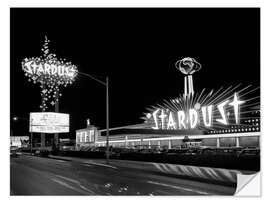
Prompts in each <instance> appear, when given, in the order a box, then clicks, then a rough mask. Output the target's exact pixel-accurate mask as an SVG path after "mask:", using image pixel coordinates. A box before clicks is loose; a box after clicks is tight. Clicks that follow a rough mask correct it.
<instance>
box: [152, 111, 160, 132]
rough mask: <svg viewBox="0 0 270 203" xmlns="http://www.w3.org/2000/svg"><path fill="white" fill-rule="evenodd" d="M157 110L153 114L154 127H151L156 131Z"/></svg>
mask: <svg viewBox="0 0 270 203" xmlns="http://www.w3.org/2000/svg"><path fill="white" fill-rule="evenodd" d="M158 111H159V109H157V110H156V111H155V112H154V113H153V118H154V121H155V124H156V126H155V127H152V128H153V129H155V130H157V129H158V121H157V113H158Z"/></svg>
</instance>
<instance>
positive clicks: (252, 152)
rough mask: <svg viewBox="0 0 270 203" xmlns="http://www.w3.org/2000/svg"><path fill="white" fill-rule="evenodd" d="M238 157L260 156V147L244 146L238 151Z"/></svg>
mask: <svg viewBox="0 0 270 203" xmlns="http://www.w3.org/2000/svg"><path fill="white" fill-rule="evenodd" d="M237 156H238V157H258V156H260V149H258V148H246V149H243V150H242V151H240V152H239V153H238V155H237Z"/></svg>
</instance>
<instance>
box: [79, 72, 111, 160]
mask: <svg viewBox="0 0 270 203" xmlns="http://www.w3.org/2000/svg"><path fill="white" fill-rule="evenodd" d="M78 74H81V75H84V76H87V77H89V78H91V79H93V80H95V81H97V82H98V83H100V84H102V85H103V86H105V87H106V162H107V163H108V162H109V122H110V120H109V77H108V76H106V81H105V82H104V81H102V80H100V79H97V78H96V77H94V76H92V75H90V74H87V73H82V72H78Z"/></svg>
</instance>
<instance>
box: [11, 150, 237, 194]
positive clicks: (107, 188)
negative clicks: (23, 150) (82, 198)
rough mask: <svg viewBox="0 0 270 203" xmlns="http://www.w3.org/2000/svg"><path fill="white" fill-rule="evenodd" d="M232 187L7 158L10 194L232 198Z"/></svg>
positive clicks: (45, 160) (46, 160)
mask: <svg viewBox="0 0 270 203" xmlns="http://www.w3.org/2000/svg"><path fill="white" fill-rule="evenodd" d="M234 191H235V188H233V187H228V186H221V185H215V184H209V183H202V182H198V181H193V180H186V179H180V178H177V177H168V176H166V175H160V174H155V173H152V172H147V171H141V170H138V169H130V168H125V167H113V166H110V165H106V164H104V165H100V164H98V163H97V164H95V163H93V164H85V163H79V162H73V161H64V160H57V159H50V158H41V157H34V156H26V155H21V156H19V157H18V158H11V159H10V194H11V195H232V194H233V193H234Z"/></svg>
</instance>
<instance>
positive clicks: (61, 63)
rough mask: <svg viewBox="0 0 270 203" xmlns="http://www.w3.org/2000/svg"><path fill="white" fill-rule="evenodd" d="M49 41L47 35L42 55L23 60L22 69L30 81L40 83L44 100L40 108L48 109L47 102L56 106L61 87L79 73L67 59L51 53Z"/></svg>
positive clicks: (72, 80)
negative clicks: (58, 57)
mask: <svg viewBox="0 0 270 203" xmlns="http://www.w3.org/2000/svg"><path fill="white" fill-rule="evenodd" d="M49 42H50V40H48V39H47V37H46V36H45V42H44V44H43V47H42V49H41V51H42V52H43V54H42V56H40V57H32V58H25V59H24V60H23V61H22V69H23V71H24V72H25V76H27V77H28V81H29V82H31V81H32V82H33V83H38V84H40V87H41V97H42V102H41V105H40V108H41V110H42V111H46V109H47V108H48V106H47V103H50V104H51V105H52V106H54V105H55V104H56V103H57V102H58V98H59V97H60V96H61V94H60V93H59V87H60V86H64V87H66V86H67V85H69V84H72V83H73V82H74V80H75V77H76V76H77V74H78V70H77V67H76V66H75V65H73V64H72V63H71V62H66V59H57V57H56V55H55V54H53V53H50V50H49Z"/></svg>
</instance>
